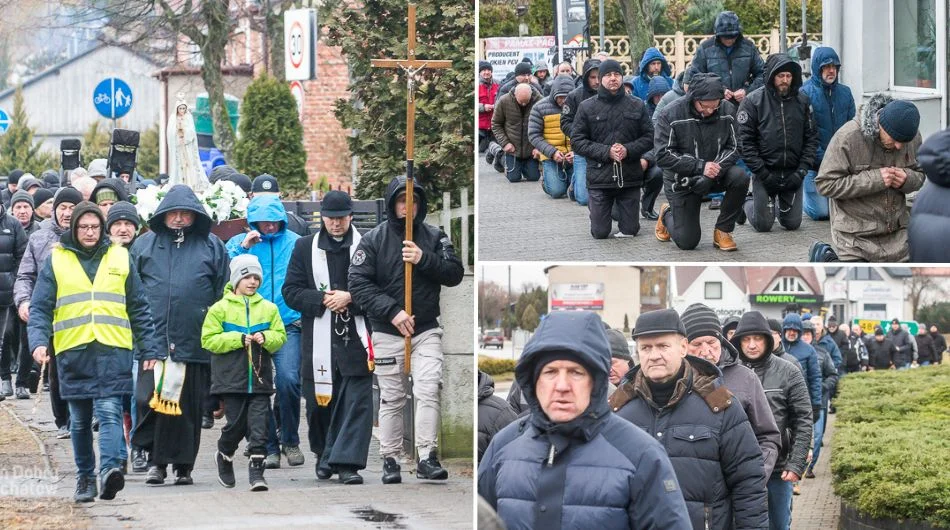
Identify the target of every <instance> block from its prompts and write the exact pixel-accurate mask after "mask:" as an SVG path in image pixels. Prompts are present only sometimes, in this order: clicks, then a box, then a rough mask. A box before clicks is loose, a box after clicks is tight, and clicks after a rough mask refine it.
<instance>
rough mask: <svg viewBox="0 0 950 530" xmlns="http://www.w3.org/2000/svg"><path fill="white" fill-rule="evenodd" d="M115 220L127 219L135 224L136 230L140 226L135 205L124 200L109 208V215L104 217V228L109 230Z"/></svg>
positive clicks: (140, 221) (140, 220) (140, 222)
mask: <svg viewBox="0 0 950 530" xmlns="http://www.w3.org/2000/svg"><path fill="white" fill-rule="evenodd" d="M116 221H128V222H130V223H132V224H133V225H135V229H136V230H138V229H139V228H141V227H142V219H141V218H139V213H138V211H136V210H135V206H133V205H132V203H130V202H126V201H119V202H117V203H115V204H113V205H112V207H111V208H109V215H108V216H107V217H106V230H109V228H110V227H111V226H112V224H113V223H115V222H116Z"/></svg>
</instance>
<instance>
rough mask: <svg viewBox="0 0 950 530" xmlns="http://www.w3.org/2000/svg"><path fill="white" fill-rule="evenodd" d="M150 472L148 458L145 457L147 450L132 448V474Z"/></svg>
mask: <svg viewBox="0 0 950 530" xmlns="http://www.w3.org/2000/svg"><path fill="white" fill-rule="evenodd" d="M147 470H148V457H147V456H146V455H145V449H141V448H138V447H133V448H132V472H133V473H144V472H145V471H147Z"/></svg>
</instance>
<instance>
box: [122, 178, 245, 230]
mask: <svg viewBox="0 0 950 530" xmlns="http://www.w3.org/2000/svg"><path fill="white" fill-rule="evenodd" d="M169 189H171V185H170V184H166V185H164V186H161V187H159V186H148V187H147V188H145V189H141V190H139V191H138V192H137V193H136V194H135V196H134V199H135V200H134V202H135V208H136V210H137V211H138V213H139V217H141V218H142V221H143V223H148V220H149V219H151V218H152V216H153V215H155V210H157V209H158V205H159V204H161V202H162V199H164V198H165V195H166V194H167V193H168V190H169ZM195 195H196V196H197V197H198V202H200V203H201V205H202V206H204V209H205V212H207V213H208V216H209V217H211V220H212V221H214V222H215V223H222V222H224V221H229V220H232V219H243V218H245V217H246V216H247V204H248V202H250V200H249V199H248V198H247V194H245V193H244V190H242V189H241V187H240V186H238V185H237V184H235V183H233V182H231V181H229V180H219V181H217V182H215V183H214V184H212V185H211V186H210V187H209V188H208V189H207V190H205V191H204V192H203V193H198V192H195Z"/></svg>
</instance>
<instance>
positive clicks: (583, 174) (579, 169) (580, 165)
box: [571, 153, 590, 206]
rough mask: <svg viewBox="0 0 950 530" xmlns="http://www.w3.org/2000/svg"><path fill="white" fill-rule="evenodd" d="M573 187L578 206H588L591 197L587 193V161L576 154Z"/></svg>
mask: <svg viewBox="0 0 950 530" xmlns="http://www.w3.org/2000/svg"><path fill="white" fill-rule="evenodd" d="M571 187H572V188H573V192H574V200H575V201H577V204H580V205H581V206H587V201H588V199H589V197H590V196H589V195H588V193H587V159H586V158H584V157H582V156H581V155H579V154H577V153H574V175H573V180H572V182H571Z"/></svg>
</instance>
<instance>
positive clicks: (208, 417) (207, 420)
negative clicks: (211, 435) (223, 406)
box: [201, 414, 214, 429]
mask: <svg viewBox="0 0 950 530" xmlns="http://www.w3.org/2000/svg"><path fill="white" fill-rule="evenodd" d="M212 427H214V415H213V414H205V415H204V416H202V417H201V428H202V429H210V428H212Z"/></svg>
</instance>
